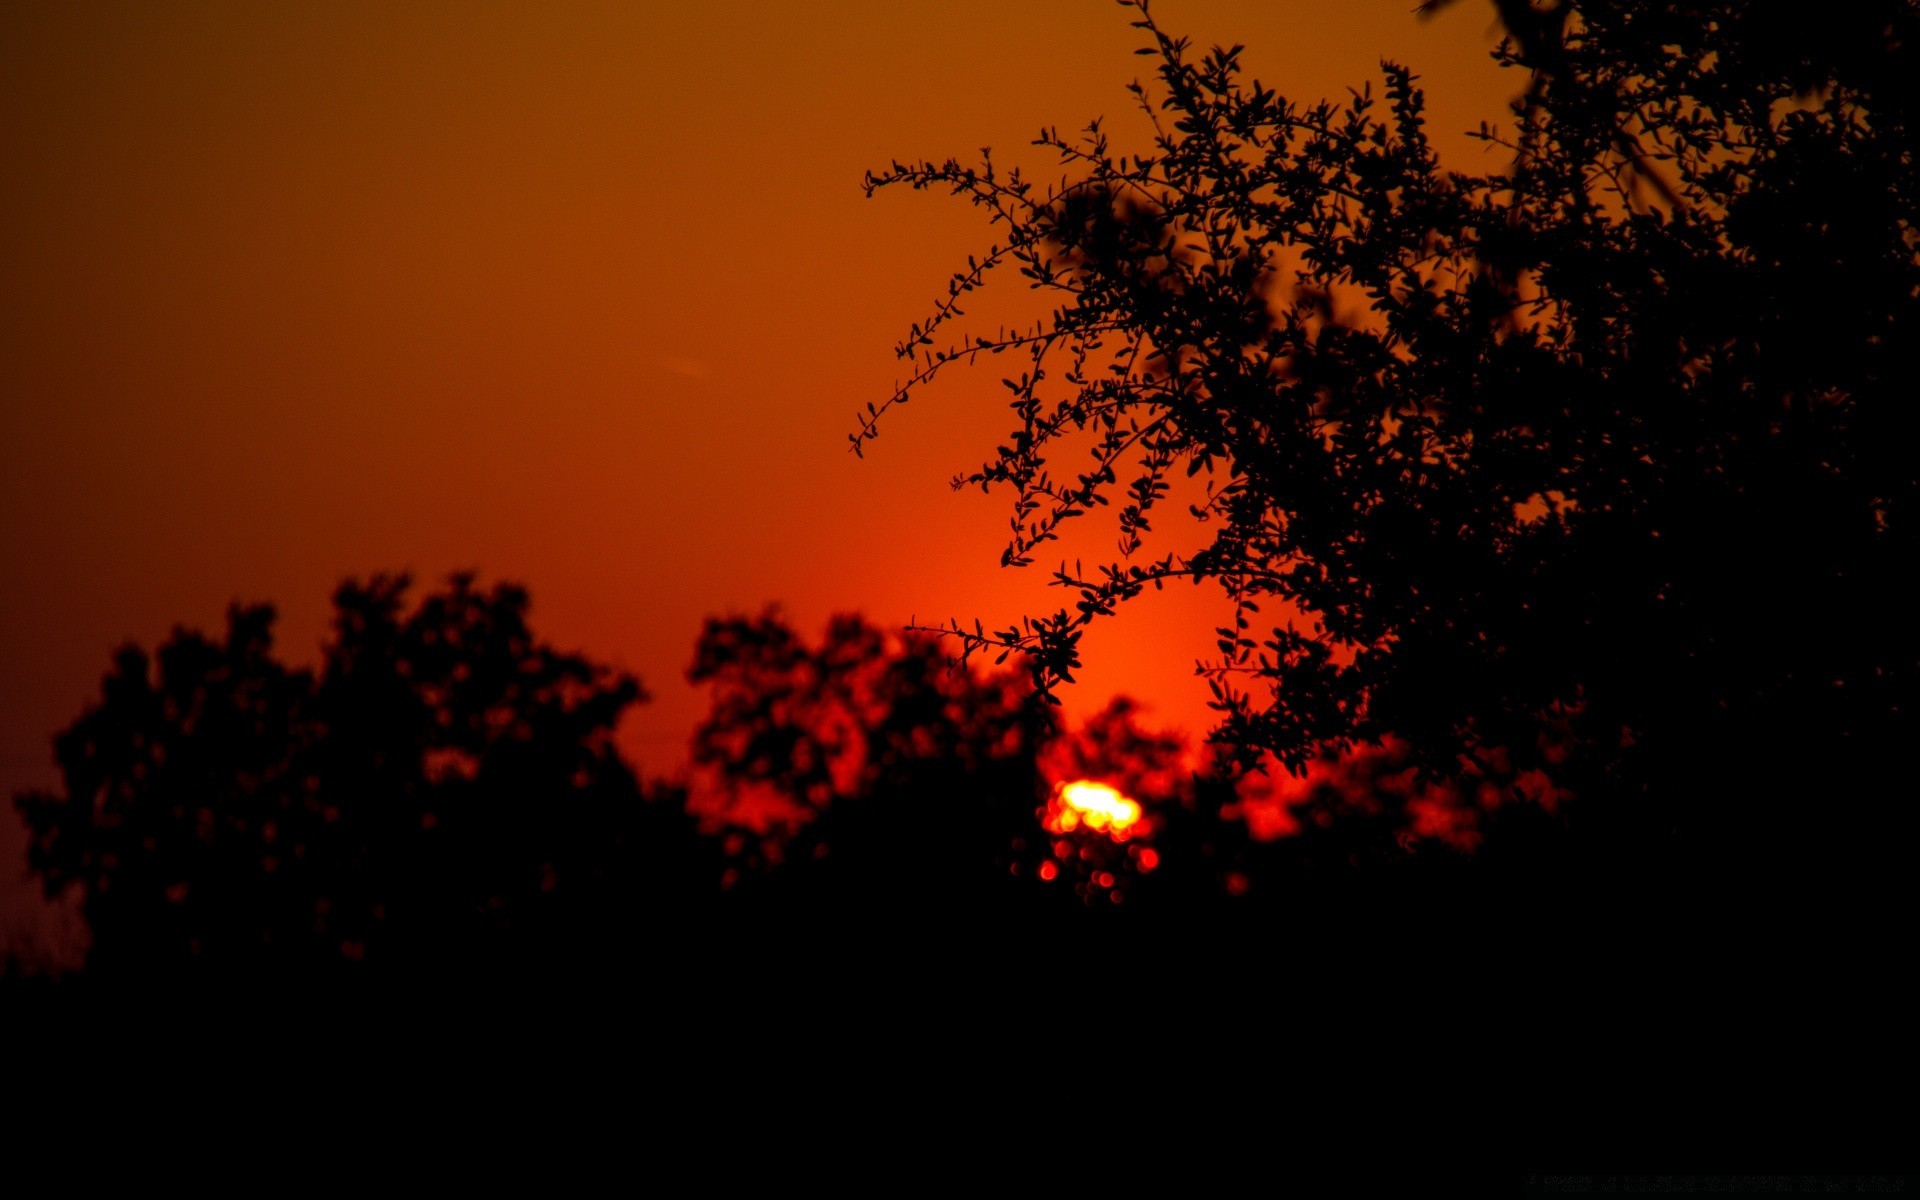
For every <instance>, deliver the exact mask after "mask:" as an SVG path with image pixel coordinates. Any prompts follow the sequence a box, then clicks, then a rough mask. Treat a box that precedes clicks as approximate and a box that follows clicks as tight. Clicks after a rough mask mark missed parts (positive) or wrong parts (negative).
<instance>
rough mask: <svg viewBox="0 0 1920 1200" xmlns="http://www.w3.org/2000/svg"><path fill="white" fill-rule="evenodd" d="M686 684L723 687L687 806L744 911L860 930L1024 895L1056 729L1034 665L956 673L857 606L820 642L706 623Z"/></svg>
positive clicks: (731, 622) (955, 913)
mask: <svg viewBox="0 0 1920 1200" xmlns="http://www.w3.org/2000/svg"><path fill="white" fill-rule="evenodd" d="M688 678H689V679H690V680H691V681H692V682H694V683H696V684H702V685H705V686H706V687H707V688H708V689H709V690H710V692H711V694H712V697H713V707H712V711H711V713H710V715H709V716H708V717H707V719H706V720H704V721H703V722H701V723H700V725H699V726H698V727H697V728H696V729H695V731H694V736H693V766H694V781H693V784H692V786H691V790H692V797H691V800H690V804H691V807H692V808H693V809H694V810H695V811H697V812H699V813H701V814H702V815H703V816H704V818H705V819H706V820H707V822H708V823H709V827H710V828H712V829H713V830H714V831H715V832H718V833H722V834H723V835H724V836H725V839H726V843H725V844H726V845H727V847H728V848H729V850H730V852H731V854H732V856H733V859H734V866H733V869H732V870H731V872H730V874H729V879H730V884H731V888H732V890H733V891H734V893H735V898H736V899H737V900H738V901H739V902H740V904H741V905H743V906H745V905H752V906H755V907H757V908H759V909H761V910H763V913H765V914H771V913H773V912H775V911H781V910H784V911H786V912H788V913H790V914H792V915H793V916H794V917H795V918H796V919H802V920H806V921H811V920H812V919H813V918H815V917H818V916H820V915H821V913H822V912H823V911H831V912H832V914H833V916H834V925H835V927H836V928H840V929H853V928H858V927H860V926H861V925H862V924H863V923H867V922H871V923H874V924H879V925H888V924H891V923H894V922H897V921H900V920H902V919H904V918H907V917H912V918H915V919H918V920H922V921H927V920H946V919H959V918H965V919H969V920H971V919H975V918H982V919H984V918H988V917H991V916H992V915H994V913H995V912H997V911H999V910H1002V909H1004V908H1005V907H1006V906H1007V905H1008V904H1013V903H1029V902H1031V898H1032V897H1031V893H1030V892H1028V891H1024V890H1016V888H1017V884H1018V882H1019V881H1017V880H1016V878H1015V876H1016V875H1017V874H1018V871H1017V870H1016V866H1017V864H1019V863H1021V862H1024V861H1026V860H1029V859H1033V858H1034V856H1035V855H1037V854H1038V853H1040V852H1041V851H1040V849H1039V847H1038V843H1039V841H1040V838H1041V830H1040V827H1039V824H1038V819H1037V818H1038V810H1039V806H1040V803H1041V794H1042V791H1043V784H1042V782H1041V778H1040V774H1039V769H1038V765H1037V759H1036V756H1037V754H1038V753H1039V751H1040V748H1041V746H1042V745H1043V744H1044V743H1045V741H1046V740H1047V739H1048V738H1049V737H1051V736H1052V732H1053V730H1052V723H1051V719H1050V718H1049V717H1048V715H1047V713H1046V711H1045V710H1044V709H1041V708H1038V707H1037V706H1035V705H1033V704H1031V703H1029V702H1028V700H1029V697H1030V692H1031V688H1030V687H1029V686H1028V684H1027V679H1026V676H1025V674H1024V673H1021V672H1012V671H1008V672H998V673H991V674H981V673H979V672H976V671H972V670H964V669H963V670H951V669H949V666H948V663H947V662H946V658H945V656H944V655H943V654H942V653H941V652H940V651H939V649H938V647H937V646H936V645H935V644H934V643H933V641H932V639H929V638H925V637H909V638H906V639H904V640H903V639H899V638H893V637H889V636H887V635H885V634H883V633H882V632H881V631H880V630H879V629H878V628H876V627H875V626H873V625H872V624H870V623H868V622H867V621H865V620H864V619H862V618H860V617H857V616H839V617H835V618H834V619H833V620H832V621H831V622H830V623H829V624H828V626H827V629H826V633H825V635H824V636H823V637H822V639H821V640H820V642H819V644H818V645H817V646H813V645H809V644H808V643H807V642H806V641H805V640H804V639H802V638H801V637H800V636H799V635H797V634H796V633H795V632H794V631H793V629H792V628H791V627H790V626H789V625H788V624H787V623H786V621H785V619H784V618H783V617H781V616H780V614H779V613H777V612H775V611H769V612H767V613H764V614H762V615H761V616H759V617H756V618H727V619H719V618H715V619H712V620H709V621H708V622H707V624H706V627H705V629H704V630H703V631H702V633H701V636H700V640H699V643H698V645H697V647H696V649H695V657H694V664H693V666H692V668H691V669H690V670H689V671H688ZM776 868H777V869H776Z"/></svg>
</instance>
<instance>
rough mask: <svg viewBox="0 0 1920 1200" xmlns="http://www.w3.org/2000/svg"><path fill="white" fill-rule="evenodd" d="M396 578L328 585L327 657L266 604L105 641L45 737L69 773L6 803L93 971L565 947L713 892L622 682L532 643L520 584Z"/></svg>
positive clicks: (648, 927) (550, 961)
mask: <svg viewBox="0 0 1920 1200" xmlns="http://www.w3.org/2000/svg"><path fill="white" fill-rule="evenodd" d="M407 588H408V581H407V580H406V579H405V578H404V577H383V578H376V579H374V580H372V581H371V582H369V583H366V584H360V583H351V582H350V583H347V584H345V585H343V586H342V587H341V588H340V589H339V590H338V592H337V593H336V595H335V597H334V603H335V610H336V614H335V619H334V627H333V634H332V638H331V641H330V642H329V644H328V645H327V647H326V651H325V656H324V661H323V662H322V664H321V667H320V670H319V672H318V673H317V674H315V673H310V672H307V671H302V670H294V669H290V668H288V667H286V666H284V665H283V664H281V663H280V662H278V661H276V660H275V659H274V658H273V656H272V643H271V626H272V622H273V613H272V610H271V609H269V608H265V607H255V608H239V607H236V608H235V609H233V610H232V612H231V613H230V614H229V617H228V629H227V633H226V636H225V638H224V640H220V641H215V640H212V639H209V638H207V637H204V636H202V635H200V634H198V633H193V632H189V631H186V630H178V631H176V632H175V634H174V636H173V637H172V638H171V639H170V640H169V641H168V642H166V643H165V644H164V645H162V646H161V647H160V649H159V651H158V652H157V654H156V655H155V656H154V658H153V659H152V660H149V658H148V657H147V655H145V654H144V653H142V652H141V651H139V650H137V649H133V648H128V649H126V650H123V651H121V652H120V654H119V655H118V657H117V658H116V660H115V665H114V669H113V670H112V671H111V672H110V673H109V674H108V675H107V677H106V679H105V681H104V683H103V688H102V696H101V699H100V701H99V702H98V703H97V704H95V705H92V706H91V707H90V708H89V709H88V710H87V711H86V712H85V713H84V714H83V715H82V716H81V717H80V719H79V720H78V721H76V722H75V723H74V725H73V726H72V727H71V728H69V729H68V730H67V731H66V732H64V733H63V734H61V735H60V737H59V738H58V739H57V743H56V748H57V756H58V758H59V762H60V767H61V770H62V772H63V774H64V776H65V787H64V790H63V791H61V792H58V793H38V794H32V793H30V794H26V795H23V796H21V797H19V798H18V799H17V800H16V804H17V805H18V807H19V808H20V810H21V812H22V813H23V815H24V816H25V818H26V820H27V823H28V825H29V827H30V829H31V831H32V836H33V842H32V845H31V847H30V852H29V853H30V864H31V866H32V869H33V870H34V871H35V872H36V873H38V875H39V876H40V878H41V879H42V881H43V883H44V885H45V887H46V889H47V891H48V893H49V894H50V895H57V894H60V893H62V892H64V891H65V890H66V889H68V888H70V887H74V886H78V887H79V888H80V889H81V890H82V892H83V894H84V902H83V912H84V915H85V917H86V920H87V924H88V926H89V928H90V930H91V934H92V944H91V949H90V951H89V955H88V961H87V966H88V970H89V972H90V973H91V974H95V975H108V976H112V975H116V974H128V973H151V972H156V971H175V970H193V971H201V972H206V971H215V972H220V971H245V972H248V973H258V972H261V971H274V970H292V971H297V972H303V973H311V972H315V971H319V972H325V973H338V972H342V971H346V972H353V971H355V970H361V971H365V970H381V969H386V970H389V971H391V970H422V969H433V968H441V967H455V966H475V965H478V964H480V963H482V962H485V963H488V964H490V965H492V966H495V967H501V966H504V967H509V968H511V967H528V966H532V965H535V964H542V965H549V966H564V965H569V964H578V963H581V962H583V961H591V960H593V959H595V958H596V957H606V956H621V955H631V954H632V953H633V952H634V951H635V950H637V949H640V948H643V947H644V946H645V944H646V943H647V942H648V940H649V938H650V937H655V936H658V934H659V927H660V926H661V925H662V924H664V922H663V921H662V920H661V919H660V918H661V917H662V916H663V908H664V905H665V902H666V900H667V899H668V898H671V899H672V901H673V902H674V903H675V905H676V906H677V910H678V911H677V916H678V917H680V918H684V917H685V916H686V915H687V910H688V909H689V908H690V907H691V903H692V901H694V900H697V897H698V896H699V895H700V886H699V885H700V884H704V886H705V888H706V890H708V891H717V885H716V880H717V875H718V869H719V868H718V862H717V856H714V855H712V854H707V855H706V856H705V858H704V859H703V857H702V846H703V844H704V843H703V842H702V840H701V839H699V838H698V837H697V835H696V834H695V833H694V831H693V829H692V826H691V822H690V821H689V820H688V819H687V818H686V817H685V815H684V813H683V812H682V811H681V810H680V808H679V805H678V804H677V803H676V802H675V800H674V798H673V797H670V796H667V797H662V796H655V797H653V798H652V799H651V800H647V799H643V798H642V794H641V792H640V790H639V788H638V787H637V785H636V782H635V780H634V777H633V775H632V773H631V772H630V771H629V770H628V769H627V767H626V766H625V765H624V764H623V763H622V762H621V760H620V759H619V757H618V756H617V755H616V754H615V752H614V749H613V746H612V743H611V740H610V737H611V732H612V729H613V726H614V724H615V722H616V721H617V720H618V718H619V716H620V714H621V713H622V711H624V710H625V709H626V708H627V707H628V706H629V705H631V704H633V703H635V702H636V701H638V700H639V699H641V697H642V692H641V690H640V687H639V685H638V684H637V683H636V682H635V681H633V680H632V679H630V678H627V677H624V676H620V675H617V674H614V673H611V672H609V671H607V670H606V669H605V668H602V667H599V666H596V665H595V664H593V663H591V662H589V661H588V660H586V659H584V658H581V657H578V656H575V655H568V654H562V653H559V652H557V651H555V650H553V649H552V648H551V647H549V646H547V645H545V644H544V643H542V642H540V641H539V640H538V639H537V638H535V637H534V635H533V633H532V631H531V630H530V629H529V627H528V625H527V622H526V608H527V595H526V593H525V592H524V591H522V590H521V589H519V588H517V587H513V586H507V585H502V586H497V587H494V588H492V589H490V590H482V589H479V588H476V587H475V586H474V585H473V581H472V580H471V578H469V577H466V576H459V577H456V578H454V579H453V580H452V581H451V583H450V584H449V585H448V586H447V587H446V588H445V589H444V590H442V591H439V592H436V593H434V594H432V595H429V596H427V597H426V598H425V599H424V600H422V601H421V602H420V603H419V604H418V605H417V606H416V607H413V608H412V609H411V610H410V611H409V610H408V609H407V606H406V605H405V603H404V600H405V593H406V591H407ZM703 863H704V867H705V870H704V872H703V871H702V866H703ZM703 874H704V878H701V876H702V875H703Z"/></svg>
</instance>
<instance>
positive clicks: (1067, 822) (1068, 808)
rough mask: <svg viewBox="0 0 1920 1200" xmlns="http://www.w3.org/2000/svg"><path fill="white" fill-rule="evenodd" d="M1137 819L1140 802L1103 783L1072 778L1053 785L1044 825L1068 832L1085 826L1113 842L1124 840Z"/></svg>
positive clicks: (1054, 829)
mask: <svg viewBox="0 0 1920 1200" xmlns="http://www.w3.org/2000/svg"><path fill="white" fill-rule="evenodd" d="M1139 821H1140V805H1139V803H1138V802H1137V801H1134V800H1130V799H1128V798H1127V797H1125V796H1123V795H1121V794H1120V792H1119V790H1118V789H1116V788H1113V787H1110V786H1109V785H1107V784H1104V783H1095V782H1093V781H1092V780H1088V779H1076V780H1074V781H1073V782H1072V783H1062V784H1058V785H1056V787H1055V788H1054V798H1053V802H1052V803H1050V804H1048V805H1047V816H1046V820H1045V822H1044V824H1045V825H1046V827H1047V829H1048V830H1049V831H1051V832H1053V833H1070V832H1072V831H1073V830H1075V829H1078V828H1080V827H1081V826H1083V825H1084V826H1085V827H1087V828H1088V829H1091V830H1093V831H1095V832H1096V833H1104V834H1106V835H1108V836H1109V837H1111V838H1113V839H1114V840H1115V841H1124V840H1126V838H1127V836H1128V834H1129V833H1130V832H1131V831H1132V830H1133V828H1134V826H1135V825H1137V824H1138V823H1139Z"/></svg>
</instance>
